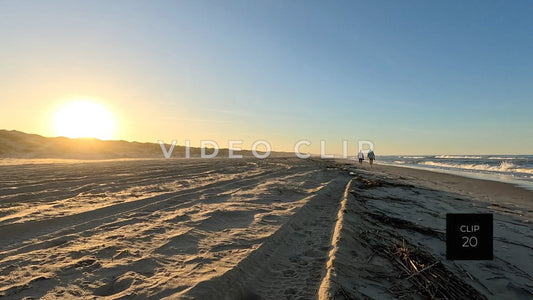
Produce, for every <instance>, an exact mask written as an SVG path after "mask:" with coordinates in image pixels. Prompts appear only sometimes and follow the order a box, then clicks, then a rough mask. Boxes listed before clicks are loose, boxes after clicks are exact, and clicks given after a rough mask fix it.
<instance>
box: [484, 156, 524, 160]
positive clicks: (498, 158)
mask: <svg viewBox="0 0 533 300" xmlns="http://www.w3.org/2000/svg"><path fill="white" fill-rule="evenodd" d="M487 159H494V160H513V159H518V158H517V157H501V156H491V157H487Z"/></svg>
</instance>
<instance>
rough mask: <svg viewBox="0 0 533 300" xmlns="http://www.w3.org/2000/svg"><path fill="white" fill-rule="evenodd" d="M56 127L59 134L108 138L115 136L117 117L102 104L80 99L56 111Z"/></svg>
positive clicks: (74, 136) (73, 136)
mask: <svg viewBox="0 0 533 300" xmlns="http://www.w3.org/2000/svg"><path fill="white" fill-rule="evenodd" d="M54 127H55V134H56V135H57V136H64V137H69V138H80V137H91V138H98V139H102V140H108V139H112V138H113V137H114V133H115V118H114V116H113V114H112V113H111V112H110V111H109V110H108V109H107V108H105V107H104V106H103V105H101V104H98V103H96V102H93V101H89V100H78V101H72V102H69V103H67V104H66V105H64V106H63V107H61V108H60V109H59V110H58V111H57V112H56V114H55V117H54Z"/></svg>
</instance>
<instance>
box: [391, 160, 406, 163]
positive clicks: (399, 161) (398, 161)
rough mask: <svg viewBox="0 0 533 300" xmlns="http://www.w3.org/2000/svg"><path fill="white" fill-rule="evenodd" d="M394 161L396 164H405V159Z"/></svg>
mask: <svg viewBox="0 0 533 300" xmlns="http://www.w3.org/2000/svg"><path fill="white" fill-rule="evenodd" d="M394 163H395V164H405V161H403V160H395V161H394Z"/></svg>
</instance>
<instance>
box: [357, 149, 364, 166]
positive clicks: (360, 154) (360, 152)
mask: <svg viewBox="0 0 533 300" xmlns="http://www.w3.org/2000/svg"><path fill="white" fill-rule="evenodd" d="M357 157H358V158H359V164H360V165H362V164H363V160H365V155H364V154H363V150H359V154H358V155H357Z"/></svg>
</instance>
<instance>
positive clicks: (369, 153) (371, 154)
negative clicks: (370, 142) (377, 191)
mask: <svg viewBox="0 0 533 300" xmlns="http://www.w3.org/2000/svg"><path fill="white" fill-rule="evenodd" d="M367 157H368V160H369V163H370V167H372V164H373V163H374V159H376V155H375V154H374V150H372V149H370V151H368V155H367Z"/></svg>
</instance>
